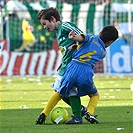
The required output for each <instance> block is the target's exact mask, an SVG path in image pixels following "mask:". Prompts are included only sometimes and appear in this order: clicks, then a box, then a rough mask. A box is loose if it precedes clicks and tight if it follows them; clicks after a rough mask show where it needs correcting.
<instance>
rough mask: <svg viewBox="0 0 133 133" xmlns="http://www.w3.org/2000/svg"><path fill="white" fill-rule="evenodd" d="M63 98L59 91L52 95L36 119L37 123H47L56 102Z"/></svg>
mask: <svg viewBox="0 0 133 133" xmlns="http://www.w3.org/2000/svg"><path fill="white" fill-rule="evenodd" d="M60 100H61V97H60V96H59V94H58V93H57V92H54V94H53V95H52V96H51V97H50V99H49V100H48V103H47V105H46V107H45V108H44V110H43V111H42V112H41V114H40V115H39V116H38V119H37V120H36V124H43V123H45V120H46V117H47V116H48V114H49V112H50V111H51V110H52V109H53V108H54V107H55V106H56V104H57V103H58V102H59V101H60Z"/></svg>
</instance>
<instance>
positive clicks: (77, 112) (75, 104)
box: [66, 96, 83, 124]
mask: <svg viewBox="0 0 133 133" xmlns="http://www.w3.org/2000/svg"><path fill="white" fill-rule="evenodd" d="M69 99H70V104H71V108H72V113H73V115H74V116H73V117H72V119H71V120H68V121H67V122H66V124H83V120H82V115H81V101H80V97H77V96H70V97H69Z"/></svg>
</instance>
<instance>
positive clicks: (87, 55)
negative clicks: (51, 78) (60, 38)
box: [59, 34, 106, 97]
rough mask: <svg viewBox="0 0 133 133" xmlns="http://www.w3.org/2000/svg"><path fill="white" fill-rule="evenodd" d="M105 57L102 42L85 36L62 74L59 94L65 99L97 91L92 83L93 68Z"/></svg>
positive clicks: (88, 35) (90, 35) (93, 37)
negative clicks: (63, 95)
mask: <svg viewBox="0 0 133 133" xmlns="http://www.w3.org/2000/svg"><path fill="white" fill-rule="evenodd" d="M105 55H106V50H105V45H104V43H103V41H102V40H101V39H100V38H99V37H97V36H93V35H92V34H87V35H86V36H85V40H84V41H83V42H79V44H78V47H77V50H76V51H75V52H74V54H73V58H72V61H71V62H70V63H69V65H68V66H67V68H66V70H65V72H64V75H63V78H62V81H61V87H60V89H59V94H65V96H66V97H69V96H79V97H80V96H85V95H91V94H95V93H96V92H97V89H96V87H95V84H94V81H93V75H94V71H93V68H94V67H95V64H96V62H98V61H99V60H101V59H103V58H104V57H105Z"/></svg>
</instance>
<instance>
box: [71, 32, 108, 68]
mask: <svg viewBox="0 0 133 133" xmlns="http://www.w3.org/2000/svg"><path fill="white" fill-rule="evenodd" d="M105 55H106V49H105V45H104V43H103V41H102V40H101V39H100V38H99V37H97V36H93V35H92V34H87V35H86V36H85V40H84V41H83V42H79V44H78V47H77V50H76V51H75V52H74V54H73V60H76V61H79V62H82V63H85V64H88V65H90V66H92V68H94V67H95V64H96V62H98V61H99V60H101V59H103V58H104V57H105Z"/></svg>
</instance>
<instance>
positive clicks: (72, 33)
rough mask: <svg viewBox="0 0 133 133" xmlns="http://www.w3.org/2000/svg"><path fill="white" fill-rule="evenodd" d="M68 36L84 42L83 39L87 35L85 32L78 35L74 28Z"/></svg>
mask: <svg viewBox="0 0 133 133" xmlns="http://www.w3.org/2000/svg"><path fill="white" fill-rule="evenodd" d="M68 38H69V39H72V40H74V41H78V42H82V41H84V39H85V36H84V35H83V34H79V35H76V34H75V32H74V30H73V31H71V32H70V33H69V35H68Z"/></svg>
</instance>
